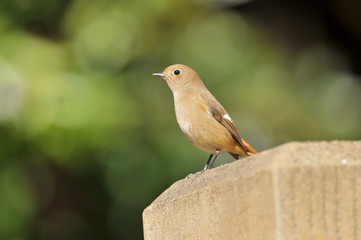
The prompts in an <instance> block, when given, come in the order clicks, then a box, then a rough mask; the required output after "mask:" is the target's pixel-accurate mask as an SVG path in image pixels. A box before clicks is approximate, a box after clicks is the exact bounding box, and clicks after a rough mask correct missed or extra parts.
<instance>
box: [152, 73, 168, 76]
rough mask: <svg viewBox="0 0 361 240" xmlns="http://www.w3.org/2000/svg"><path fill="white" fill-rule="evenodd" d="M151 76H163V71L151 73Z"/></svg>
mask: <svg viewBox="0 0 361 240" xmlns="http://www.w3.org/2000/svg"><path fill="white" fill-rule="evenodd" d="M152 75H153V76H157V77H164V76H165V75H164V73H153V74H152Z"/></svg>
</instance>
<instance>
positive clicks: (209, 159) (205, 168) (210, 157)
mask: <svg viewBox="0 0 361 240" xmlns="http://www.w3.org/2000/svg"><path fill="white" fill-rule="evenodd" d="M212 157H213V154H211V155H209V158H208V161H207V163H206V166H204V168H203V171H205V170H207V169H209V168H208V166H209V162H210V161H211V159H212Z"/></svg>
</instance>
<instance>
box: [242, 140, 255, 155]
mask: <svg viewBox="0 0 361 240" xmlns="http://www.w3.org/2000/svg"><path fill="white" fill-rule="evenodd" d="M242 140H243V145H244V146H245V147H246V150H247V154H248V155H250V156H252V155H254V154H256V153H258V151H257V150H256V149H254V148H253V147H251V145H249V144H248V143H247V142H246V141H244V139H243V138H242Z"/></svg>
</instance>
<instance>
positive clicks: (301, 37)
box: [0, 0, 361, 240]
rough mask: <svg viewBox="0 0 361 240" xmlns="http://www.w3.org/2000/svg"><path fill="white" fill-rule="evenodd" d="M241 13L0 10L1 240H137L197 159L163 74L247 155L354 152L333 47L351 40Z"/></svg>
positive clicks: (70, 6)
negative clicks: (311, 146)
mask: <svg viewBox="0 0 361 240" xmlns="http://www.w3.org/2000/svg"><path fill="white" fill-rule="evenodd" d="M242 2H244V1H215V0H214V1H205V0H198V1H176V0H174V1H167V0H153V1H146V0H143V1H142V0H137V1H136V0H134V1H130V0H128V1H120V0H113V1H110V0H109V1H100V0H98V1H96V0H32V1H30V0H2V1H1V3H0V239H11V240H23V239H39V240H43V239H44V240H45V239H46V240H52V239H90V240H91V239H142V235H143V233H142V219H141V214H142V211H143V209H144V208H145V207H146V206H147V205H149V204H150V203H151V202H152V201H153V200H154V199H155V198H156V197H157V196H158V195H159V194H160V193H161V192H162V191H164V190H165V189H166V188H167V187H168V186H169V185H170V184H172V183H173V182H174V181H176V180H178V179H181V178H184V177H185V176H186V175H188V174H189V173H193V172H196V171H198V170H200V169H202V168H203V166H204V164H205V162H206V160H207V157H208V154H206V153H203V152H201V151H199V150H197V149H195V148H194V147H193V146H192V145H191V144H190V143H188V141H187V140H186V138H185V137H184V136H183V134H182V132H181V131H180V129H179V127H178V125H177V123H176V119H175V114H174V108H173V97H172V94H171V91H170V90H169V89H168V86H167V85H166V83H165V82H164V81H163V80H162V79H159V78H156V77H153V76H152V75H151V74H152V73H153V72H160V71H162V70H163V69H164V68H165V67H166V66H168V65H171V64H174V63H183V64H186V65H188V66H190V67H192V68H194V69H195V70H196V71H198V73H199V74H200V75H201V77H202V78H203V80H204V82H205V84H206V85H207V86H208V88H209V90H210V91H211V92H212V93H213V94H214V95H215V96H216V97H217V98H218V100H219V101H220V102H221V103H222V104H223V105H224V107H225V108H226V109H227V110H228V112H229V113H230V114H231V116H232V118H233V119H234V121H235V122H236V124H237V125H238V128H239V130H240V132H241V135H242V136H243V137H244V138H245V139H246V140H247V141H248V142H249V143H250V144H251V145H253V146H254V147H255V148H256V149H258V150H265V149H268V148H272V147H274V146H277V145H279V144H282V143H284V142H288V141H306V140H333V139H347V140H356V139H360V138H361V124H360V119H361V111H360V109H361V85H360V78H359V75H358V74H359V72H358V71H357V68H355V64H354V63H355V62H356V63H358V62H359V60H360V59H358V58H355V56H354V55H352V51H347V50H345V48H342V47H341V48H337V47H336V48H335V46H337V45H338V42H337V41H332V39H333V37H334V36H336V35H337V36H338V37H340V36H341V38H342V37H345V38H347V37H348V36H349V35H347V34H352V31H351V30H350V31H349V32H347V31H345V32H343V33H342V32H341V35H340V33H339V32H336V34H333V32H332V31H329V30H330V29H331V30H332V29H334V28H333V26H334V25H332V24H331V26H330V25H329V21H324V18H322V16H321V17H319V18H310V16H318V15H319V12H318V11H316V12H312V11H311V12H307V11H298V9H303V8H297V7H294V6H293V7H292V9H293V12H292V11H288V10H287V7H290V5H287V4H286V7H285V8H284V5H282V4H279V2H277V1H273V3H274V4H273V5H272V1H271V2H270V3H267V4H266V5H264V4H261V5H260V6H257V5H252V4H254V3H253V2H251V4H245V3H242ZM276 2H277V3H276ZM281 2H282V1H281ZM316 2H317V1H316ZM295 4H296V2H295ZM308 7H309V8H307V7H306V10H307V9H313V8H312V6H308ZM259 9H261V11H258V10H259ZM285 9H286V10H285ZM305 12H306V14H304V13H305ZM293 13H297V14H293ZM279 19H281V20H282V19H283V20H282V21H281V20H279ZM313 21H315V22H316V23H317V24H314V22H313ZM352 23H354V22H352ZM344 43H345V42H342V41H340V42H339V45H342V44H344ZM353 43H355V42H353ZM344 45H345V46H349V45H348V44H344ZM356 45H357V41H356ZM348 53H351V55H350V54H348ZM350 56H351V57H350ZM356 57H357V56H356ZM355 59H356V61H355ZM356 66H357V64H356ZM230 161H232V158H231V157H230V156H228V155H226V154H225V155H221V157H219V158H218V159H217V162H216V164H215V165H220V164H225V163H227V162H230Z"/></svg>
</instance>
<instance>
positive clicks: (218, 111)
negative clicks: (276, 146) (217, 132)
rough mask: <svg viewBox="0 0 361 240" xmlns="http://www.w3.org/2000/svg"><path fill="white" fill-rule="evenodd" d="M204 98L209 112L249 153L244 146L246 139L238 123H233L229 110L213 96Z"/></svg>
mask: <svg viewBox="0 0 361 240" xmlns="http://www.w3.org/2000/svg"><path fill="white" fill-rule="evenodd" d="M202 97H203V99H204V100H205V101H206V103H207V105H208V108H209V113H210V114H211V115H212V116H213V117H214V118H215V119H216V120H217V121H218V122H219V123H220V124H221V125H222V126H223V127H225V128H226V129H227V130H228V131H229V132H230V133H231V135H232V137H233V138H234V139H235V140H236V141H237V142H239V144H240V145H241V147H242V148H243V149H244V150H245V152H246V153H247V152H248V150H247V148H246V147H245V146H244V141H243V139H242V138H241V136H240V134H239V132H238V129H237V127H236V125H235V124H234V123H233V120H232V119H231V117H230V116H229V114H228V113H227V111H226V110H225V109H224V108H223V106H222V105H221V104H220V103H219V102H218V101H217V100H216V99H215V98H214V97H213V96H212V97H209V96H202Z"/></svg>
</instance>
